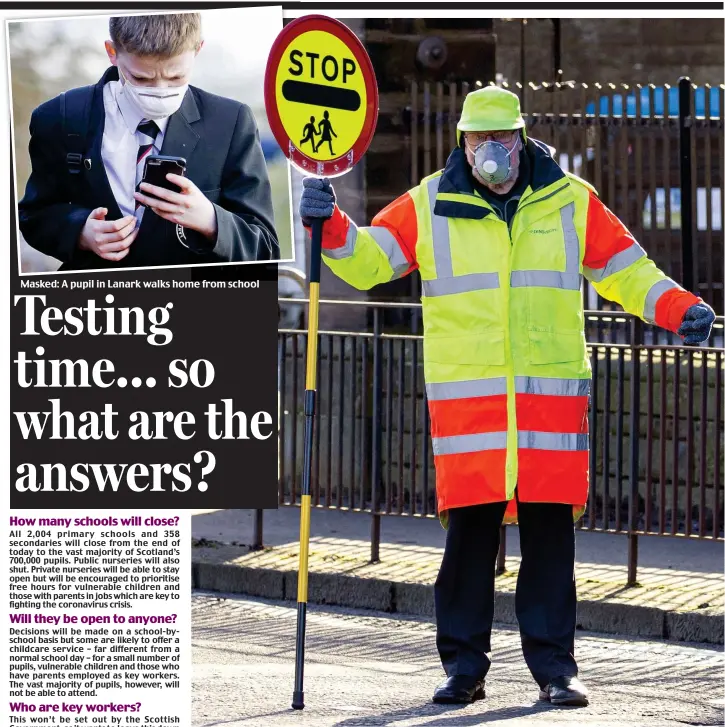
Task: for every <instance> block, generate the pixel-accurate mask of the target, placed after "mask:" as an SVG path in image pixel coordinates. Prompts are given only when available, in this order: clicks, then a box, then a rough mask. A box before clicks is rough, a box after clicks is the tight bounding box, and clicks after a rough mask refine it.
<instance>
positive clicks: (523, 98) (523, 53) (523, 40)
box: [521, 18, 526, 114]
mask: <svg viewBox="0 0 725 727" xmlns="http://www.w3.org/2000/svg"><path fill="white" fill-rule="evenodd" d="M525 112H526V18H521V113H522V114H523V113H525Z"/></svg>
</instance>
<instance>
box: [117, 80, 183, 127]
mask: <svg viewBox="0 0 725 727" xmlns="http://www.w3.org/2000/svg"><path fill="white" fill-rule="evenodd" d="M119 73H121V69H120V68H119ZM121 76H122V77H123V80H124V81H125V83H124V84H123V86H122V93H123V94H124V95H125V96H126V97H127V98H128V100H129V102H130V103H131V104H132V105H133V106H134V107H135V108H136V110H137V111H138V112H139V113H140V114H141V115H142V116H143V118H144V119H149V120H150V121H157V120H158V119H165V118H166V117H167V116H171V114H174V113H176V112H177V111H178V110H179V108H180V106H181V102H182V101H183V100H184V96H185V94H186V90H187V88H189V84H187V83H185V84H184V85H183V86H167V87H166V88H150V87H146V86H132V85H131V84H130V83H129V81H128V79H127V78H126V77H125V76H124V75H123V73H121Z"/></svg>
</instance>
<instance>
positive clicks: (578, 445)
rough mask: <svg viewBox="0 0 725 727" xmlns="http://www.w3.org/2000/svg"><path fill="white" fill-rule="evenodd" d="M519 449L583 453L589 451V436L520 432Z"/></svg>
mask: <svg viewBox="0 0 725 727" xmlns="http://www.w3.org/2000/svg"><path fill="white" fill-rule="evenodd" d="M518 442H519V449H548V450H553V451H557V452H581V451H583V450H587V449H589V435H588V434H565V433H560V432H526V431H523V432H519V436H518Z"/></svg>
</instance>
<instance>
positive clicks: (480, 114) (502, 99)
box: [458, 86, 526, 139]
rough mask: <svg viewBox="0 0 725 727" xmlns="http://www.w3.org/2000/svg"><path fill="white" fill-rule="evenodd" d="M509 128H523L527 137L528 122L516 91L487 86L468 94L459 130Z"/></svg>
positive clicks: (497, 129) (502, 129)
mask: <svg viewBox="0 0 725 727" xmlns="http://www.w3.org/2000/svg"><path fill="white" fill-rule="evenodd" d="M507 129H512V130H513V129H523V135H524V139H526V124H525V123H524V119H523V117H522V116H521V105H520V103H519V97H518V96H517V95H516V94H515V93H511V91H507V90H506V89H505V88H499V87H498V86H486V88H479V89H478V90H477V91H472V92H471V93H469V94H468V96H466V98H465V100H464V101H463V113H462V114H461V119H460V121H459V122H458V131H505V130H507ZM459 136H460V135H459Z"/></svg>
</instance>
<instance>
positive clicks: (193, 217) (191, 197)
mask: <svg viewBox="0 0 725 727" xmlns="http://www.w3.org/2000/svg"><path fill="white" fill-rule="evenodd" d="M166 179H168V180H169V181H170V182H171V183H172V184H175V185H177V186H178V187H181V192H171V191H169V190H168V189H164V188H163V187H157V186H156V185H154V184H148V183H147V182H142V183H141V189H142V190H143V191H144V192H148V195H145V194H141V193H140V192H136V193H135V194H134V195H133V196H134V197H135V198H136V199H137V200H138V201H139V202H143V203H144V204H145V205H147V206H148V207H150V208H151V209H152V210H153V211H154V212H155V213H156V214H157V215H158V216H159V217H163V218H164V219H165V220H168V221H169V222H174V223H176V224H178V225H181V226H182V227H188V228H189V229H191V230H196V231H197V232H200V233H201V234H202V235H204V237H206V238H208V239H209V240H214V239H215V238H216V233H217V222H216V212H215V211H214V205H213V204H212V203H211V202H210V201H209V200H208V199H207V198H206V197H205V196H204V195H203V194H202V193H201V191H200V190H199V188H198V187H197V186H196V185H195V184H194V182H192V181H191V180H190V179H187V178H186V177H182V176H180V175H178V174H167V175H166ZM150 195H153V197H152V196H150Z"/></svg>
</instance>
